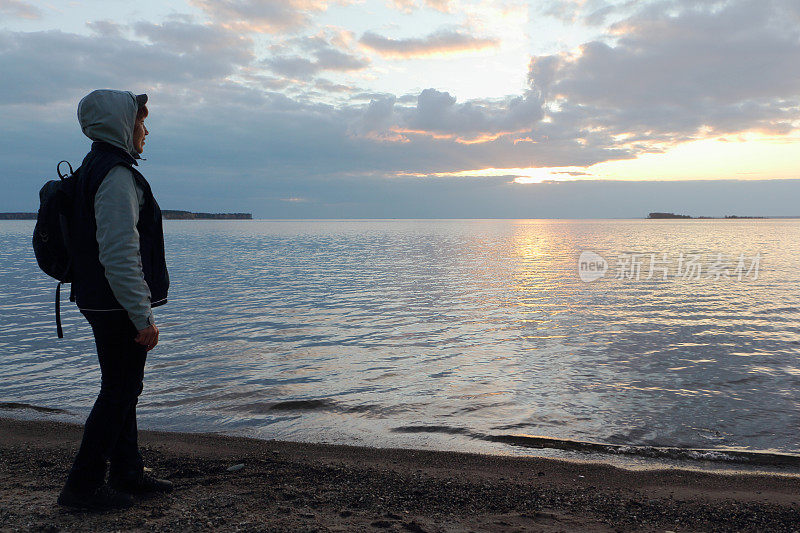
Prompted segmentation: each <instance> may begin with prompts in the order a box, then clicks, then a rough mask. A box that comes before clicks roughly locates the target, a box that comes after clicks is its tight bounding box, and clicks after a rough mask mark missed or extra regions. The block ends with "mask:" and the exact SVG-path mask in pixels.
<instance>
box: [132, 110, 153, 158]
mask: <svg viewBox="0 0 800 533" xmlns="http://www.w3.org/2000/svg"><path fill="white" fill-rule="evenodd" d="M148 133H150V132H149V131H147V127H145V125H144V119H141V120H137V121H136V123H135V124H134V125H133V149H134V150H136V152H137V153H140V154H141V153H142V152H144V138H145V137H146V136H147V134H148Z"/></svg>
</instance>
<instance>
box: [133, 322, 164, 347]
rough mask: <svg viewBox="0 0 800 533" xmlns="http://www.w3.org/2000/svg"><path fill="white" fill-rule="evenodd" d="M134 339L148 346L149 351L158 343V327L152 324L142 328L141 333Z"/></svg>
mask: <svg viewBox="0 0 800 533" xmlns="http://www.w3.org/2000/svg"><path fill="white" fill-rule="evenodd" d="M128 338H130V337H128ZM133 340H135V341H136V342H138V343H139V344H143V345H144V346H147V351H148V352H149V351H150V350H152V349H153V348H155V347H156V344H158V327H157V326H156V325H155V324H151V325H149V326H147V327H146V328H144V329H140V330H139V334H138V335H136V338H135V339H133Z"/></svg>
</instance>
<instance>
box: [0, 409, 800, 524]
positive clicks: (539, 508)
mask: <svg viewBox="0 0 800 533" xmlns="http://www.w3.org/2000/svg"><path fill="white" fill-rule="evenodd" d="M81 431H82V427H81V426H77V425H74V424H64V423H59V422H48V421H19V420H12V419H7V418H0V479H2V481H1V482H0V530H2V531H15V530H20V531H59V530H64V531H76V530H81V531H82V530H102V531H108V530H124V531H130V530H135V531H187V530H193V531H200V530H224V531H236V530H239V531H387V530H388V531H412V532H420V531H429V532H439V531H543V532H558V531H589V532H596V531H659V532H665V531H675V532H678V531H769V532H781V531H800V475H798V476H778V475H768V474H735V475H734V474H717V473H705V472H697V471H691V470H677V469H673V470H653V471H630V470H624V469H620V468H616V467H613V466H610V465H605V464H590V463H577V462H570V461H560V460H553V459H541V458H522V457H500V456H491V455H479V454H467V453H457V452H439V451H420V450H401V449H378V448H365V447H355V446H339V445H328V444H305V443H292V442H281V441H261V440H254V439H246V438H240V437H226V436H220V435H210V434H186V433H163V432H150V431H142V432H140V444H141V447H142V452H143V455H144V457H145V462H146V464H147V465H148V467H150V468H152V469H153V471H154V473H155V474H156V475H158V476H160V477H165V478H168V479H170V480H172V481H173V482H174V483H175V491H174V492H173V493H171V494H169V495H166V496H159V497H154V498H147V499H140V500H139V501H138V502H137V504H136V506H134V507H133V508H132V509H129V510H125V511H118V512H107V513H87V512H71V511H66V510H64V509H62V508H59V507H58V506H57V505H56V503H55V501H56V498H57V496H58V492H59V491H60V489H61V485H62V483H63V480H64V478H65V476H66V472H67V470H68V468H69V464H70V462H71V460H72V458H73V456H74V453H75V451H76V450H77V446H78V443H79V441H80V437H81ZM234 465H244V466H243V467H241V468H238V469H234V471H229V470H228V468H229V467H231V466H234Z"/></svg>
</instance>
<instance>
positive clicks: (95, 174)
mask: <svg viewBox="0 0 800 533" xmlns="http://www.w3.org/2000/svg"><path fill="white" fill-rule="evenodd" d="M135 164H136V163H135V159H134V158H133V157H132V156H131V154H130V153H128V152H126V151H125V150H123V149H121V148H119V147H117V146H113V145H111V144H108V143H106V142H99V141H95V142H94V143H92V149H91V151H90V152H89V153H88V154H87V155H86V158H85V159H84V160H83V164H82V165H81V169H80V172H79V173H78V181H77V191H76V198H75V203H74V208H75V211H74V213H73V217H72V229H71V239H72V247H73V251H74V255H73V266H74V268H73V272H74V273H75V274H74V281H73V290H74V296H75V301H76V303H77V304H78V307H79V308H80V309H81V310H87V311H106V310H116V309H119V310H122V309H124V308H123V307H122V305H121V304H120V303H119V301H118V300H117V299H116V298H115V297H114V294H113V292H112V290H111V287H110V285H109V283H108V280H107V279H106V276H105V271H104V268H103V265H102V264H101V263H100V259H99V248H98V243H97V222H96V220H95V210H94V200H95V195H96V194H97V189H98V188H99V187H100V184H101V183H102V181H103V179H104V178H105V177H106V176H107V175H108V172H109V171H110V170H111V169H112V168H114V167H115V166H117V165H122V166H124V167H126V168H127V169H128V170H130V171H131V173H132V174H133V177H134V179H135V180H136V184H137V185H138V186H139V187H140V189H141V190H142V191H143V193H144V194H143V196H144V202H143V205H142V207H141V209H140V211H139V221H138V223H137V225H136V229H137V230H138V232H139V244H140V247H139V251H140V254H141V262H142V273H143V275H144V280H145V282H146V283H147V286H148V288H149V289H150V294H151V296H150V302H151V304H150V305H151V306H152V307H156V306H158V305H162V304H164V303H166V301H167V292H168V290H169V273H168V272H167V266H166V260H165V257H164V233H163V229H162V222H161V209H160V208H159V206H158V203H157V202H156V200H155V198H154V197H153V193H152V191H151V189H150V184H149V183H147V180H146V179H145V178H144V176H142V174H141V173H140V172H139V171H138V170H136V169H135V168H134V165H135Z"/></svg>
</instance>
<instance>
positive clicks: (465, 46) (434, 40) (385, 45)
mask: <svg viewBox="0 0 800 533" xmlns="http://www.w3.org/2000/svg"><path fill="white" fill-rule="evenodd" d="M359 42H360V43H361V44H362V45H364V46H365V47H367V48H369V49H371V50H373V51H375V52H377V53H378V54H380V55H381V56H383V57H388V58H396V59H409V58H415V57H428V56H435V55H451V54H456V53H465V52H474V51H478V50H484V49H487V48H497V47H499V46H500V40H499V39H495V38H488V37H476V36H473V35H469V34H467V33H464V32H461V31H455V30H439V31H436V32H434V33H431V34H430V35H427V36H425V37H422V38H409V39H392V38H390V37H384V36H382V35H378V34H377V33H373V32H370V31H368V32H366V33H364V35H362V36H361V39H360V41H359Z"/></svg>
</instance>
